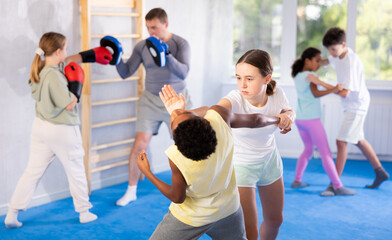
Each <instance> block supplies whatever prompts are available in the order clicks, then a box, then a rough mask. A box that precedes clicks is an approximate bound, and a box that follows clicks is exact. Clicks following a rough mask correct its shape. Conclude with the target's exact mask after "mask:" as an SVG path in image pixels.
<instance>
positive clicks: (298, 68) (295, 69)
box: [291, 58, 305, 77]
mask: <svg viewBox="0 0 392 240" xmlns="http://www.w3.org/2000/svg"><path fill="white" fill-rule="evenodd" d="M304 64H305V60H304V59H302V58H298V59H297V60H295V62H294V63H293V65H292V66H291V69H292V70H291V76H292V77H295V76H297V74H298V73H299V72H302V69H303V68H304Z"/></svg>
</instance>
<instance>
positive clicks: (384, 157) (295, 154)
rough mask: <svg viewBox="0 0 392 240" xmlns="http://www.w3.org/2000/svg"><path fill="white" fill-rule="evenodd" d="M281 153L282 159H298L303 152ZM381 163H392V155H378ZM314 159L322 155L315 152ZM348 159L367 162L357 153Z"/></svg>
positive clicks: (282, 151)
mask: <svg viewBox="0 0 392 240" xmlns="http://www.w3.org/2000/svg"><path fill="white" fill-rule="evenodd" d="M279 153H280V155H281V156H282V158H298V157H299V156H300V155H301V153H302V150H301V151H295V150H281V149H279ZM377 157H378V158H379V160H380V161H382V162H392V156H391V155H377ZM313 158H320V153H319V152H318V151H317V150H315V151H314V152H313ZM332 158H334V159H336V152H333V153H332ZM347 159H350V160H364V161H366V160H367V159H366V157H365V155H363V154H356V153H349V154H347Z"/></svg>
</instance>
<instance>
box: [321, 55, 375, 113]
mask: <svg viewBox="0 0 392 240" xmlns="http://www.w3.org/2000/svg"><path fill="white" fill-rule="evenodd" d="M347 49H348V52H347V54H346V55H345V56H344V58H343V59H339V57H336V58H334V57H332V56H331V55H330V56H328V60H329V63H330V64H331V66H332V67H333V68H334V69H335V71H336V76H337V79H338V83H341V84H343V88H345V89H347V90H350V94H349V95H348V96H347V98H343V97H342V98H341V100H342V106H343V110H344V111H348V112H353V113H359V114H366V113H367V110H368V108H369V104H370V94H369V91H368V89H367V87H366V83H365V76H364V72H363V64H362V61H361V59H360V58H359V57H358V55H357V54H355V53H354V52H353V50H351V48H347Z"/></svg>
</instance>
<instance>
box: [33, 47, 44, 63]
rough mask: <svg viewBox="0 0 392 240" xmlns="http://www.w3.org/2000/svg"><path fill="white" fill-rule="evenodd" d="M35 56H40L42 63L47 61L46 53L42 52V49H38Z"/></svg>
mask: <svg viewBox="0 0 392 240" xmlns="http://www.w3.org/2000/svg"><path fill="white" fill-rule="evenodd" d="M35 54H37V55H38V56H40V58H41V60H42V61H44V60H45V52H44V50H42V48H37V50H35Z"/></svg>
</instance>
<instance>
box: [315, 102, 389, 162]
mask: <svg viewBox="0 0 392 240" xmlns="http://www.w3.org/2000/svg"><path fill="white" fill-rule="evenodd" d="M322 108H323V119H322V120H323V124H324V127H325V130H326V132H327V138H328V143H329V146H330V148H331V151H332V153H334V154H335V155H336V137H337V135H338V132H339V129H340V125H341V123H342V120H343V111H342V107H341V104H340V99H339V98H338V97H337V96H333V97H325V98H324V99H322ZM391 123H392V104H391V102H389V101H371V103H370V107H369V111H368V114H367V116H366V120H365V127H364V131H365V139H366V140H367V141H368V142H369V143H370V144H371V145H372V147H373V148H374V151H375V152H376V154H377V155H387V156H392V126H391ZM347 151H348V154H354V155H357V154H362V153H361V151H360V150H359V148H358V147H356V146H355V145H353V144H348V148H347Z"/></svg>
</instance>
